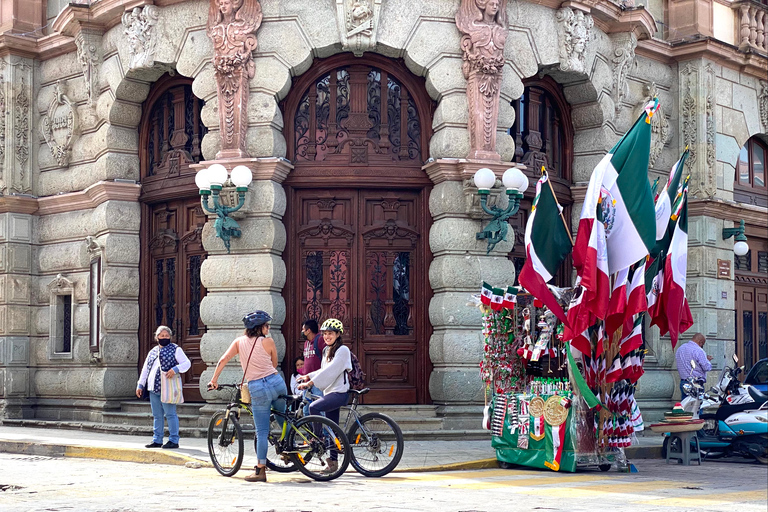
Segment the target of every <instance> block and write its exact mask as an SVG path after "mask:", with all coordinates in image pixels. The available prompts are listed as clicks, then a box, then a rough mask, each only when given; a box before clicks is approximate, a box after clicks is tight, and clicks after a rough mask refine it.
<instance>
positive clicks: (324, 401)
mask: <svg viewBox="0 0 768 512" xmlns="http://www.w3.org/2000/svg"><path fill="white" fill-rule="evenodd" d="M348 399H349V393H328V394H327V395H325V396H324V397H322V398H319V399H317V400H315V401H314V402H312V403H311V404H309V414H318V415H319V414H321V413H325V417H326V418H328V419H329V420H331V421H332V422H334V423H336V424H337V425H338V424H339V410H340V409H341V408H342V407H343V406H345V405H347V401H348ZM316 433H317V434H319V432H316ZM337 457H338V454H337V453H336V450H332V451H331V455H330V457H329V458H330V459H331V460H337Z"/></svg>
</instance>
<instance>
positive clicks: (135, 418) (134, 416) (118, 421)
mask: <svg viewBox="0 0 768 512" xmlns="http://www.w3.org/2000/svg"><path fill="white" fill-rule="evenodd" d="M177 415H178V417H179V427H198V426H199V422H200V415H199V414H180V413H179V412H178V411H177ZM102 417H103V418H104V423H111V424H114V425H136V426H142V425H152V419H153V417H152V412H151V411H150V410H149V409H147V411H144V412H104V413H102Z"/></svg>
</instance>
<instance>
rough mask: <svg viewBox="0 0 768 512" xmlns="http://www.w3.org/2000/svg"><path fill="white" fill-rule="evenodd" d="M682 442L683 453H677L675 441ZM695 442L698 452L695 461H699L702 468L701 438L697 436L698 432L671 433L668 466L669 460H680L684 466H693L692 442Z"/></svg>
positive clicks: (668, 446) (668, 447)
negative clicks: (674, 447)
mask: <svg viewBox="0 0 768 512" xmlns="http://www.w3.org/2000/svg"><path fill="white" fill-rule="evenodd" d="M676 438H677V439H679V440H680V446H681V449H682V451H675V450H674V449H673V446H674V445H675V439H676ZM694 441H695V444H696V446H695V448H696V451H695V453H694V456H693V459H694V460H696V459H698V461H699V466H701V446H700V445H699V436H697V435H696V431H695V430H694V431H690V432H670V433H669V444H668V445H667V464H669V459H678V460H679V461H680V462H681V463H682V464H683V466H690V465H691V442H694Z"/></svg>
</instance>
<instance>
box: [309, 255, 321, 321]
mask: <svg viewBox="0 0 768 512" xmlns="http://www.w3.org/2000/svg"><path fill="white" fill-rule="evenodd" d="M305 261H306V264H305V265H306V266H305V269H306V273H307V289H306V299H307V309H306V319H313V320H320V318H322V316H323V308H322V305H321V304H320V299H321V298H322V296H323V251H309V252H307V255H306V258H305Z"/></svg>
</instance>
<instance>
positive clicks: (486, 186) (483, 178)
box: [473, 167, 496, 194]
mask: <svg viewBox="0 0 768 512" xmlns="http://www.w3.org/2000/svg"><path fill="white" fill-rule="evenodd" d="M473 179H474V182H475V186H476V187H477V190H478V191H479V192H480V193H481V194H483V193H485V194H488V193H489V192H490V190H491V189H492V188H493V186H494V185H495V184H496V174H495V173H494V172H493V171H492V170H490V169H489V168H487V167H481V168H480V169H478V170H477V172H476V173H475V176H474V178H473Z"/></svg>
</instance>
